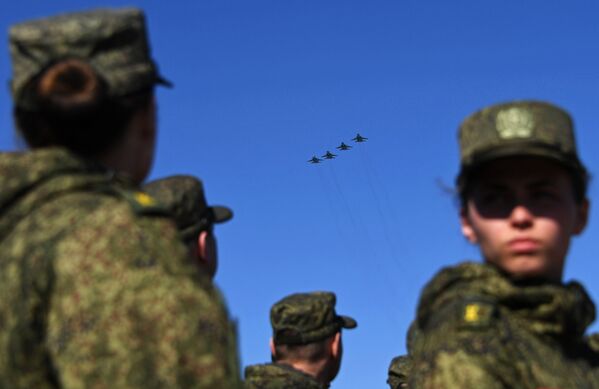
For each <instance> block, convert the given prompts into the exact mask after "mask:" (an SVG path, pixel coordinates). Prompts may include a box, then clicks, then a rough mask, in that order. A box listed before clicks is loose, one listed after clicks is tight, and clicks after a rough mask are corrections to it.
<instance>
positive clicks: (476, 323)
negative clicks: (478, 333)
mask: <svg viewBox="0 0 599 389" xmlns="http://www.w3.org/2000/svg"><path fill="white" fill-rule="evenodd" d="M497 313H498V311H497V308H496V306H495V304H494V303H492V302H488V301H467V302H464V305H462V310H461V319H462V324H463V325H464V326H466V327H467V328H484V327H487V326H489V325H491V324H492V323H493V322H494V321H495V319H496V317H497Z"/></svg>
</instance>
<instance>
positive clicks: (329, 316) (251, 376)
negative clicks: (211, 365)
mask: <svg viewBox="0 0 599 389" xmlns="http://www.w3.org/2000/svg"><path fill="white" fill-rule="evenodd" d="M335 303H336V296H335V294H334V293H331V292H312V293H296V294H292V295H289V296H287V297H285V298H283V299H281V300H279V301H278V302H276V303H275V304H274V305H273V306H272V308H271V310H270V323H271V326H272V329H273V341H274V343H275V344H277V345H279V344H288V345H302V344H308V343H312V342H318V341H321V340H323V339H326V338H328V337H330V336H332V335H334V334H335V333H337V332H338V331H341V329H342V328H346V329H352V328H356V327H357V325H358V324H357V323H356V321H355V320H354V319H353V318H351V317H349V316H341V315H337V313H336V312H335ZM245 387H246V389H283V388H291V389H293V388H298V389H299V388H309V389H311V388H314V389H323V388H327V387H328V386H327V385H323V384H322V383H319V382H318V381H316V380H315V379H314V378H312V377H311V376H309V375H307V374H305V373H303V372H301V371H299V370H296V369H294V368H293V367H291V366H288V365H285V364H282V363H271V364H264V365H253V366H248V367H246V369H245Z"/></svg>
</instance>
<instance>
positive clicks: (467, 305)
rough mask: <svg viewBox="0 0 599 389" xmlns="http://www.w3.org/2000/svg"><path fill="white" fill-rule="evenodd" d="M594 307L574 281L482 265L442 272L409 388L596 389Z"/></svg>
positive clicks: (430, 298) (429, 297)
mask: <svg viewBox="0 0 599 389" xmlns="http://www.w3.org/2000/svg"><path fill="white" fill-rule="evenodd" d="M594 318H595V306H594V305H593V302H592V301H591V299H590V298H589V296H588V295H587V293H586V292H585V290H584V288H583V287H582V286H581V285H580V284H578V283H576V282H571V283H569V284H566V285H562V284H549V283H542V282H537V283H532V282H529V283H522V282H520V283H516V282H513V281H510V280H509V279H508V278H506V277H505V276H504V275H502V274H501V273H499V271H497V270H496V269H495V268H494V267H491V266H489V265H485V264H474V263H465V264H461V265H459V266H456V267H453V268H447V269H444V270H442V271H441V272H440V273H439V274H437V276H436V277H435V278H434V279H433V280H432V281H431V282H430V283H429V284H428V285H427V286H426V287H425V288H424V290H423V292H422V296H421V298H420V303H419V307H418V313H417V326H418V331H417V332H418V335H417V337H416V339H415V341H414V346H413V350H412V358H413V362H412V363H413V366H412V370H411V374H410V377H409V385H408V387H410V388H412V389H419V388H427V389H428V388H435V389H451V388H456V389H457V388H460V389H464V388H488V389H495V388H497V389H499V388H502V389H507V388H518V389H519V388H522V389H524V388H526V389H528V388H530V389H537V388H556V389H557V388H559V389H596V388H599V352H597V351H596V350H595V351H594V350H593V349H592V348H591V346H590V344H589V342H588V340H587V338H585V337H584V333H585V330H586V329H587V327H588V326H589V324H590V323H591V322H592V321H593V320H594Z"/></svg>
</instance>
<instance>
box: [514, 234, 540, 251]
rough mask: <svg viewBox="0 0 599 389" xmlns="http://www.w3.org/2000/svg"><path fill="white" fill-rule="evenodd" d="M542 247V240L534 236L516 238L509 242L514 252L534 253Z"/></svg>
mask: <svg viewBox="0 0 599 389" xmlns="http://www.w3.org/2000/svg"><path fill="white" fill-rule="evenodd" d="M540 247H541V242H539V241H538V240H536V239H533V238H515V239H512V240H510V241H509V242H508V248H509V249H510V251H512V252H513V253H514V254H533V253H535V252H537V251H538V250H539V249H540Z"/></svg>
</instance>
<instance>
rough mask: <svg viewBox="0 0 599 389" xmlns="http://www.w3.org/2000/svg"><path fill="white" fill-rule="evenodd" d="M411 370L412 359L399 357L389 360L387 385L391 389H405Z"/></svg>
mask: <svg viewBox="0 0 599 389" xmlns="http://www.w3.org/2000/svg"><path fill="white" fill-rule="evenodd" d="M411 370H412V358H411V357H410V356H408V355H401V356H398V357H395V358H393V359H392V360H391V363H390V364H389V370H388V376H387V383H388V384H389V387H390V388H391V389H399V388H406V387H407V383H408V380H409V377H410V371H411Z"/></svg>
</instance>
